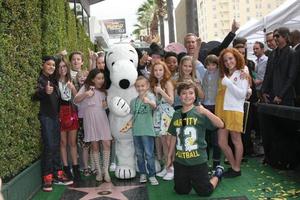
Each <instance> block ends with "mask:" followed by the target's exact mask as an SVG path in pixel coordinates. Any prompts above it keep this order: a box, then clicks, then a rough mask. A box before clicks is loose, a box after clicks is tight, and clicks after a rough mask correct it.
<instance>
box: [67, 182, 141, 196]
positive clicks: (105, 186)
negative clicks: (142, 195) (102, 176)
mask: <svg viewBox="0 0 300 200" xmlns="http://www.w3.org/2000/svg"><path fill="white" fill-rule="evenodd" d="M144 186H145V185H134V186H114V184H112V183H106V182H105V183H102V184H101V185H99V186H98V187H84V188H70V189H72V190H77V191H80V192H86V193H88V194H86V195H85V196H84V197H82V198H81V199H80V200H90V199H94V198H97V197H111V198H115V199H120V200H128V198H127V197H126V196H125V195H124V194H123V193H122V192H124V191H127V190H131V189H135V188H139V187H144ZM105 191H109V192H111V193H110V194H107V195H101V194H98V193H99V192H105Z"/></svg>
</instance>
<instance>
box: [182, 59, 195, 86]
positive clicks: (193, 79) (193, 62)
mask: <svg viewBox="0 0 300 200" xmlns="http://www.w3.org/2000/svg"><path fill="white" fill-rule="evenodd" d="M185 61H190V62H191V63H192V72H191V74H190V75H191V79H192V81H195V80H196V79H197V77H196V62H195V61H194V60H193V58H192V57H191V56H184V57H183V58H181V60H180V63H179V68H178V72H179V77H178V82H182V81H184V79H186V78H185V77H184V73H183V70H182V66H183V63H184V62H185Z"/></svg>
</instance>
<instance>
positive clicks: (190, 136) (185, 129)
mask: <svg viewBox="0 0 300 200" xmlns="http://www.w3.org/2000/svg"><path fill="white" fill-rule="evenodd" d="M196 91H197V87H196V85H195V83H194V82H192V81H184V82H182V83H179V84H178V87H177V93H178V95H179V97H180V100H181V102H182V105H183V107H182V108H181V109H179V110H177V111H176V112H175V113H174V115H173V118H172V121H171V124H170V127H169V129H168V132H169V133H170V134H171V135H172V137H171V143H170V148H169V153H168V161H167V166H172V162H173V160H174V158H173V157H172V155H174V154H173V153H174V151H175V150H176V151H175V160H174V163H173V164H174V184H175V186H174V190H175V192H176V193H178V194H188V193H190V191H191V190H192V188H194V190H195V191H196V193H197V194H198V195H200V196H209V195H211V194H212V192H213V190H214V189H215V188H216V187H217V184H218V182H219V181H220V179H221V177H222V174H223V171H224V168H223V167H222V166H220V165H218V166H217V167H216V169H215V173H214V174H213V176H212V178H211V179H209V176H208V167H207V153H206V146H207V144H206V141H205V130H206V129H209V130H213V129H216V128H223V127H224V123H223V122H222V120H221V119H220V118H219V117H217V116H215V115H214V114H213V113H211V112H210V111H209V110H207V109H205V108H204V107H203V106H201V105H200V106H195V105H194V102H195V99H196ZM175 147H176V148H175Z"/></svg>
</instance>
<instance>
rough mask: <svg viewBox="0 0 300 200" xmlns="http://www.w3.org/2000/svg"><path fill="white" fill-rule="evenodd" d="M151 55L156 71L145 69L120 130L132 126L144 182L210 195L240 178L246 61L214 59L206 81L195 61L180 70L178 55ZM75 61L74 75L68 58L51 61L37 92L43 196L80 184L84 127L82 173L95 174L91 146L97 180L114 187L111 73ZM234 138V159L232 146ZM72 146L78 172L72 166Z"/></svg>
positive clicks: (231, 53)
mask: <svg viewBox="0 0 300 200" xmlns="http://www.w3.org/2000/svg"><path fill="white" fill-rule="evenodd" d="M151 57H152V60H151V62H150V66H145V68H143V69H142V70H141V71H140V73H139V74H140V76H139V77H138V78H137V80H136V83H135V87H136V90H137V92H138V96H137V97H136V98H134V99H133V100H132V101H131V102H130V108H131V114H132V116H133V117H132V119H131V120H130V121H129V122H128V123H127V124H126V125H124V128H122V129H121V130H120V131H121V132H123V133H124V134H126V132H127V131H128V129H129V128H132V133H133V139H134V146H135V154H136V157H137V166H138V170H139V173H140V182H141V183H145V182H147V177H148V179H149V182H150V183H151V184H152V185H158V184H159V182H158V181H157V179H156V177H155V176H156V175H157V176H161V177H163V179H164V180H172V179H174V184H175V186H174V189H175V191H176V192H177V193H178V194H188V193H189V192H190V191H191V189H192V188H194V190H195V191H196V192H197V193H198V194H199V195H204V196H207V195H209V194H211V192H212V191H213V189H214V188H215V187H216V186H217V184H218V181H219V180H220V179H221V177H222V176H223V175H224V176H227V177H236V176H240V175H241V171H240V164H241V158H242V155H243V146H242V142H241V134H240V133H241V132H242V127H243V104H244V101H245V98H246V93H247V89H248V84H249V82H248V80H247V75H245V73H244V71H243V68H244V66H245V64H244V61H243V56H242V55H241V54H240V53H239V52H238V51H236V50H235V49H225V50H223V51H222V53H221V54H220V56H219V58H218V57H216V56H208V57H207V59H206V62H205V65H206V68H207V71H206V72H205V75H204V77H203V79H202V80H201V81H200V80H199V78H198V77H197V73H196V69H195V61H194V60H193V58H192V57H190V56H186V55H185V56H183V57H181V59H180V60H179V65H178V64H177V63H178V62H177V59H178V55H176V54H175V53H173V52H168V53H166V55H165V57H162V55H159V54H153V55H151ZM142 59H143V58H142ZM142 59H141V61H142ZM55 61H56V65H55ZM70 62H71V65H72V70H71V69H70V67H69V66H68V62H67V61H65V60H64V59H63V58H62V59H59V60H57V59H55V58H54V57H51V56H46V57H44V58H43V64H42V70H41V74H40V77H39V79H38V87H37V91H36V93H35V97H36V98H37V99H38V100H39V101H40V113H39V119H40V122H41V128H42V139H43V144H44V150H43V155H42V174H43V189H44V191H52V183H63V184H66V185H68V184H72V180H80V173H79V166H78V160H77V157H78V156H77V142H76V141H77V130H78V128H79V127H80V126H79V125H80V124H83V127H81V129H82V128H83V130H84V137H83V141H84V142H83V144H84V145H83V150H82V151H83V163H84V166H83V168H84V169H87V168H88V160H89V154H88V153H89V149H88V148H89V146H91V150H90V155H91V156H90V157H91V164H93V165H94V167H95V169H96V180H97V181H102V180H103V179H104V181H106V182H110V181H111V179H110V176H109V172H108V168H109V163H110V149H111V147H110V146H111V140H112V137H111V134H110V128H109V123H108V118H107V115H106V112H105V110H106V108H107V102H106V90H105V88H106V80H105V75H106V74H105V72H104V70H103V69H101V68H100V67H97V65H96V68H94V69H92V68H93V67H92V68H91V70H90V71H89V72H86V71H82V70H81V67H82V65H83V57H82V54H81V53H80V52H75V53H72V54H71V55H70ZM145 63H146V62H145ZM177 65H178V66H177ZM55 66H56V68H57V70H55ZM99 68H100V69H99ZM85 77H86V80H84V79H85ZM201 102H202V104H203V106H202V105H201ZM59 105H60V106H59ZM214 112H215V113H216V115H214V114H213V113H214ZM77 113H78V114H77ZM78 121H79V122H81V123H78ZM82 122H83V123H82ZM79 130H80V128H79ZM207 130H209V131H210V133H209V134H211V136H212V138H213V139H212V141H213V144H214V145H213V147H214V148H213V151H214V153H213V160H214V162H213V167H214V173H213V174H212V176H211V177H209V175H208V172H209V169H208V166H207V160H208V156H207V150H206V148H207V142H206V139H205V135H206V132H207ZM217 130H218V133H217ZM229 135H230V137H231V139H232V141H233V144H234V147H235V151H234V152H235V153H232V150H231V148H230V147H229V146H228V137H229ZM99 141H101V142H102V147H103V156H102V157H103V162H102V163H101V162H100V160H99V158H100V155H99ZM89 143H90V145H88V144H89ZM67 144H68V145H69V146H70V154H71V160H72V164H73V166H72V171H73V174H72V173H71V171H70V167H68V159H67V150H66V149H67V148H66V147H67ZM219 147H220V148H221V149H222V151H223V152H224V154H225V156H226V157H227V159H228V160H229V162H230V164H231V168H229V169H228V171H226V172H225V173H223V171H224V168H223V167H222V166H220V154H221V153H220V149H219ZM155 150H156V154H157V158H158V159H159V160H162V161H163V163H164V168H163V170H162V171H161V172H160V173H157V174H156V171H155ZM59 152H60V153H59ZM61 161H62V163H63V168H61ZM101 164H102V165H103V166H102V167H101ZM62 169H63V170H62ZM84 173H88V171H84ZM73 176H74V179H73Z"/></svg>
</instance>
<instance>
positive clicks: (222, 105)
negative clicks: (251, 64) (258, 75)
mask: <svg viewBox="0 0 300 200" xmlns="http://www.w3.org/2000/svg"><path fill="white" fill-rule="evenodd" d="M244 66H245V61H244V58H243V56H242V55H241V54H240V53H239V52H238V51H237V50H236V49H233V48H228V49H224V50H223V51H222V52H221V54H220V57H219V67H220V76H221V80H220V82H219V88H218V94H217V97H216V107H215V113H216V115H217V116H218V117H220V118H221V119H222V120H223V121H224V123H225V127H224V128H223V129H219V130H218V143H219V146H220V148H221V149H222V151H223V152H224V154H225V156H226V158H227V159H228V161H229V163H230V165H231V168H229V169H228V171H226V172H225V173H224V177H227V178H233V177H237V176H240V175H241V160H242V157H243V143H242V139H241V133H242V131H243V116H244V102H245V99H246V94H247V90H248V87H249V82H248V80H247V78H245V75H244V72H243V69H244ZM229 135H230V137H231V140H232V142H233V145H234V150H235V151H234V153H233V152H232V150H231V148H230V146H229V145H228V137H229Z"/></svg>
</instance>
